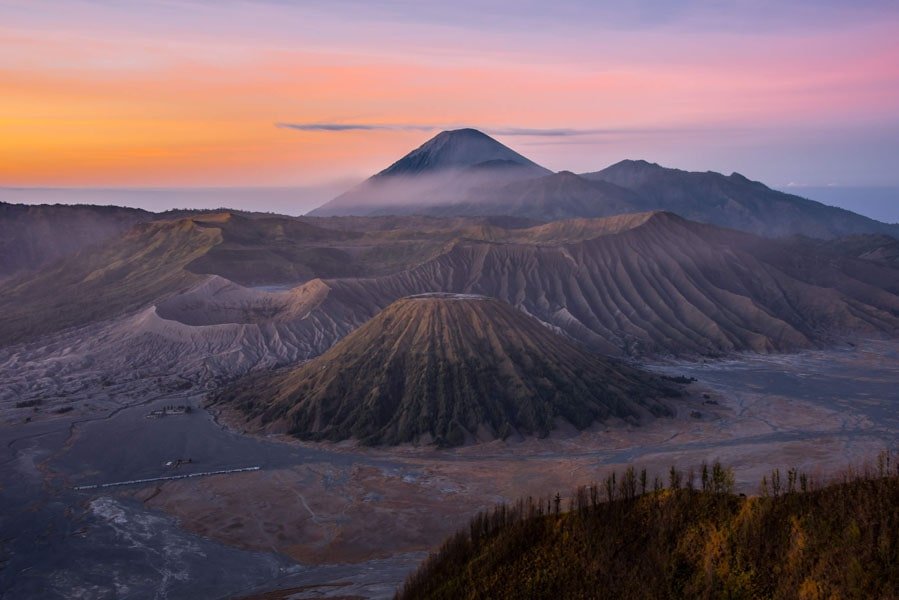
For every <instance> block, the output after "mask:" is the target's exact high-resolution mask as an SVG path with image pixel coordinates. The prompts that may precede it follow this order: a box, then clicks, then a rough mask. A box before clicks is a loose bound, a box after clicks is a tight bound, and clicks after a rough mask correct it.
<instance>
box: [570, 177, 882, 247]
mask: <svg viewBox="0 0 899 600" xmlns="http://www.w3.org/2000/svg"><path fill="white" fill-rule="evenodd" d="M582 177H584V178H586V179H590V180H595V181H605V182H608V183H612V184H615V185H617V186H620V187H623V188H627V189H628V190H631V191H632V192H634V193H635V194H637V195H639V196H640V197H641V198H642V199H643V206H645V209H651V210H665V211H670V212H674V213H677V214H678V215H680V216H682V217H684V218H687V219H691V220H694V221H700V222H703V223H712V224H714V225H720V226H722V227H730V228H733V229H740V230H742V231H748V232H750V233H755V234H756V235H763V236H767V237H782V236H788V235H794V234H800V235H805V236H808V237H813V238H824V239H829V238H834V237H840V236H845V235H852V234H859V233H872V234H887V235H892V236H894V237H899V225H891V224H887V223H881V222H880V221H875V220H874V219H869V218H868V217H864V216H862V215H859V214H856V213H854V212H851V211H848V210H845V209H842V208H837V207H834V206H827V205H825V204H821V203H820V202H815V201H814V200H808V199H806V198H801V197H799V196H794V195H792V194H786V193H784V192H779V191H777V190H773V189H771V188H769V187H767V186H766V185H764V184H763V183H760V182H758V181H751V180H749V179H747V178H746V177H744V176H742V175H740V174H739V173H733V174H731V175H729V176H728V175H722V174H721V173H715V172H712V171H709V172H706V173H697V172H689V171H681V170H679V169H669V168H665V167H662V166H659V165H657V164H655V163H649V162H646V161H644V160H623V161H621V162H619V163H616V164H614V165H612V166H610V167H608V168H606V169H603V170H602V171H597V172H595V173H584V174H583V175H582Z"/></svg>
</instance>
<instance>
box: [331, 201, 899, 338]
mask: <svg viewBox="0 0 899 600" xmlns="http://www.w3.org/2000/svg"><path fill="white" fill-rule="evenodd" d="M613 224H617V227H616V226H614V225H613ZM546 227H554V228H558V231H557V233H558V234H559V235H560V236H561V239H562V240H564V241H563V242H562V243H557V244H552V243H548V242H547V241H546V240H547V238H546V237H545V233H546V230H545V229H542V228H546ZM591 229H592V230H595V237H591V235H590V231H591ZM574 230H579V231H580V232H581V233H582V234H583V238H582V239H577V238H576V237H574V238H573V237H570V234H571V232H572V231H574ZM541 231H542V233H541ZM566 232H567V233H566ZM510 237H513V238H514V239H517V240H518V241H517V243H516V241H514V240H513V241H510V242H503V243H496V242H494V243H489V242H482V241H460V242H459V243H457V244H456V245H455V246H454V247H453V248H452V249H451V250H449V251H448V252H446V253H445V254H443V255H441V256H439V257H437V258H435V259H433V260H431V261H428V262H426V263H424V264H422V265H421V266H419V267H416V268H414V269H410V270H408V271H405V272H401V273H398V274H395V275H391V276H387V277H380V278H376V279H353V280H334V281H329V282H328V285H329V287H330V288H331V292H330V294H329V296H328V298H327V300H326V301H325V302H324V303H323V304H322V305H321V306H320V307H319V308H320V310H323V311H326V312H328V311H330V312H332V313H333V312H341V313H343V314H347V313H353V314H357V315H368V316H371V315H374V314H375V312H377V311H378V310H380V309H381V308H383V307H384V306H386V305H387V304H389V303H390V302H392V301H393V300H395V299H397V298H400V297H403V296H408V295H412V294H417V293H424V292H432V291H440V292H454V293H473V294H481V295H485V296H491V297H495V298H499V299H501V300H504V301H506V302H508V303H510V304H513V305H515V306H518V307H520V308H522V309H524V310H525V311H526V312H528V313H530V314H533V315H535V316H537V317H538V318H539V319H541V320H543V321H545V322H548V323H551V324H553V325H555V326H558V327H559V328H561V329H562V330H564V331H565V332H566V333H568V334H569V335H571V336H572V337H574V338H576V339H579V340H581V341H583V342H585V343H587V344H588V345H590V346H592V347H593V348H595V349H598V350H601V351H604V352H607V353H625V354H630V355H641V354H659V353H661V354H664V353H672V354H712V355H715V354H722V353H726V352H731V351H743V350H752V351H756V352H773V351H783V350H791V349H797V348H803V347H810V346H814V345H816V344H820V343H822V342H826V341H828V340H829V339H830V338H831V337H832V336H835V335H842V334H847V333H867V334H870V333H878V332H886V333H895V332H896V331H899V274H897V272H896V270H895V269H890V268H887V267H882V266H878V265H876V264H872V263H870V262H868V261H861V260H854V259H849V258H830V257H828V258H825V259H822V257H821V256H820V255H819V254H818V253H817V250H816V249H815V247H814V245H813V244H812V245H800V246H797V245H796V244H795V243H792V242H790V243H787V242H783V243H781V242H775V241H771V240H765V239H762V238H758V237H755V236H752V235H748V234H740V233H737V232H735V231H728V230H723V229H719V228H716V227H712V226H708V225H701V224H698V223H692V222H689V221H686V220H684V219H681V218H679V217H677V216H675V215H672V214H668V213H652V214H648V215H642V216H641V217H639V218H637V217H629V218H627V219H624V218H623V217H615V218H613V219H612V220H611V221H610V220H601V221H597V222H595V223H594V224H593V225H592V226H590V224H589V223H588V224H585V223H579V224H578V223H577V222H574V223H561V224H552V225H547V226H542V227H541V228H533V229H530V230H517V231H516V232H515V233H514V236H510ZM529 237H530V238H531V240H530V241H527V242H526V241H525V240H528V238H529ZM537 240H540V242H537ZM535 242H537V243H535Z"/></svg>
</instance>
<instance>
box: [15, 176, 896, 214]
mask: <svg viewBox="0 0 899 600" xmlns="http://www.w3.org/2000/svg"><path fill="white" fill-rule="evenodd" d="M763 183H764V182H763ZM352 185H353V184H348V185H344V184H333V185H322V186H279V187H267V186H252V187H247V186H242V187H236V186H235V187H180V188H179V187H171V188H156V187H121V188H115V187H77V188H76V187H68V188H67V187H0V202H8V203H10V204H32V205H36V204H97V205H115V206H127V207H130V208H140V209H143V210H149V211H151V212H164V211H167V210H172V209H209V210H212V209H218V208H231V209H235V210H246V211H255V212H272V213H277V214H282V215H289V216H300V215H304V214H306V213H307V212H309V211H311V210H313V209H314V208H317V207H319V206H321V205H322V204H324V203H325V202H328V201H329V200H332V199H333V198H334V197H335V196H337V195H339V194H341V193H342V192H344V191H346V190H347V189H349V188H350V187H352ZM771 187H772V188H773V189H777V190H779V191H782V192H786V193H788V194H794V195H797V196H801V197H803V198H808V199H810V200H815V201H817V202H821V203H822V204H826V205H829V206H837V207H840V208H845V209H846V210H851V211H852V212H855V213H858V214H860V215H863V216H866V217H869V218H871V219H876V220H878V221H883V222H884V223H899V186H896V187H887V186H867V187H865V186H797V185H793V186H790V185H775V186H771Z"/></svg>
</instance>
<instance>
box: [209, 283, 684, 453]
mask: <svg viewBox="0 0 899 600" xmlns="http://www.w3.org/2000/svg"><path fill="white" fill-rule="evenodd" d="M678 393H679V392H678V390H677V389H675V388H674V387H673V386H672V385H671V384H670V383H668V382H665V381H663V380H661V379H659V378H658V377H656V376H654V375H650V374H649V373H646V372H644V371H642V370H639V369H636V368H633V367H630V366H628V365H626V364H624V363H621V362H619V361H615V360H611V359H606V358H602V357H600V356H597V355H594V354H591V353H590V352H587V351H586V350H584V349H582V348H581V347H579V346H578V345H576V344H575V343H573V342H571V341H569V340H568V339H567V338H565V337H564V336H563V335H561V334H559V333H556V332H555V331H553V330H552V329H550V328H549V327H548V326H546V325H545V324H543V323H541V322H539V321H538V320H537V319H535V318H533V317H531V316H529V315H527V314H525V313H524V312H522V311H520V310H518V309H516V308H514V307H512V306H511V305H509V304H506V303H504V302H501V301H498V300H495V299H492V298H485V297H477V296H463V295H453V294H426V295H424V296H418V297H410V298H404V299H402V300H399V301H397V302H394V303H393V304H391V305H390V306H388V307H387V308H386V309H384V310H383V311H382V312H381V313H379V314H378V315H376V316H375V317H374V318H373V319H372V320H371V321H369V322H368V323H366V324H365V325H363V326H362V327H360V328H359V329H357V330H356V331H354V332H352V333H351V334H349V335H348V336H347V337H346V338H344V339H343V340H341V341H340V342H338V343H337V344H336V345H335V346H334V347H333V348H332V349H331V350H329V351H328V352H326V353H325V354H323V355H322V356H320V357H318V358H316V359H314V360H312V361H310V362H307V363H305V364H302V365H300V366H298V367H294V368H290V369H286V370H282V371H280V372H274V373H262V374H259V375H255V376H251V378H250V379H248V380H246V381H244V382H242V383H239V384H238V385H237V386H236V388H234V389H232V390H229V391H226V392H224V393H223V394H221V395H220V396H219V400H220V401H226V402H229V403H231V404H233V405H234V406H236V407H237V408H238V409H239V410H242V411H243V412H244V413H246V414H247V418H248V420H249V421H250V423H251V427H253V428H256V429H261V430H266V431H275V432H286V433H289V434H291V435H295V436H297V437H300V438H304V439H325V440H331V441H338V440H344V439H348V438H354V439H357V440H359V441H361V442H362V443H366V444H401V443H407V442H419V443H432V442H433V443H436V444H438V445H458V444H462V443H465V442H468V441H472V440H487V439H494V438H498V437H501V438H506V437H508V436H510V435H519V434H520V435H538V436H545V435H547V434H548V433H549V431H550V430H551V429H553V428H554V427H556V425H557V423H558V421H560V420H562V421H566V422H567V423H570V424H571V425H573V426H574V427H576V428H578V429H583V428H585V427H588V426H590V425H591V424H592V423H593V422H595V421H606V420H608V419H613V418H617V419H624V420H627V421H628V422H631V423H637V422H639V421H641V420H642V419H643V418H644V417H647V416H661V415H667V414H670V409H669V408H668V407H667V406H666V405H665V404H664V403H663V402H660V401H658V400H657V399H658V398H660V397H664V396H666V395H668V396H670V395H677V394H678Z"/></svg>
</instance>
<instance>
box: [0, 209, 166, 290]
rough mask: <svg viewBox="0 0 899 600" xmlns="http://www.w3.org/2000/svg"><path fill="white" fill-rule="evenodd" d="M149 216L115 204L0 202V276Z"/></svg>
mask: <svg viewBox="0 0 899 600" xmlns="http://www.w3.org/2000/svg"><path fill="white" fill-rule="evenodd" d="M152 217H153V215H152V214H151V213H148V212H146V211H143V210H138V209H134V208H122V207H118V206H64V205H59V204H57V205H52V206H51V205H38V206H31V205H26V204H7V203H5V202H0V279H3V278H5V277H10V276H12V275H15V274H17V273H22V272H25V271H33V270H35V269H37V268H39V267H42V266H45V265H48V264H50V263H52V262H54V261H56V260H59V259H60V258H64V257H66V256H70V255H72V254H74V253H75V252H77V251H78V250H80V249H82V248H84V247H86V246H91V245H95V244H99V243H102V242H104V241H106V240H109V239H111V238H114V237H116V236H118V235H121V234H122V233H124V232H125V231H127V230H128V229H129V228H130V227H132V226H133V225H135V224H137V223H139V222H142V221H148V220H150V219H151V218H152Z"/></svg>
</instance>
